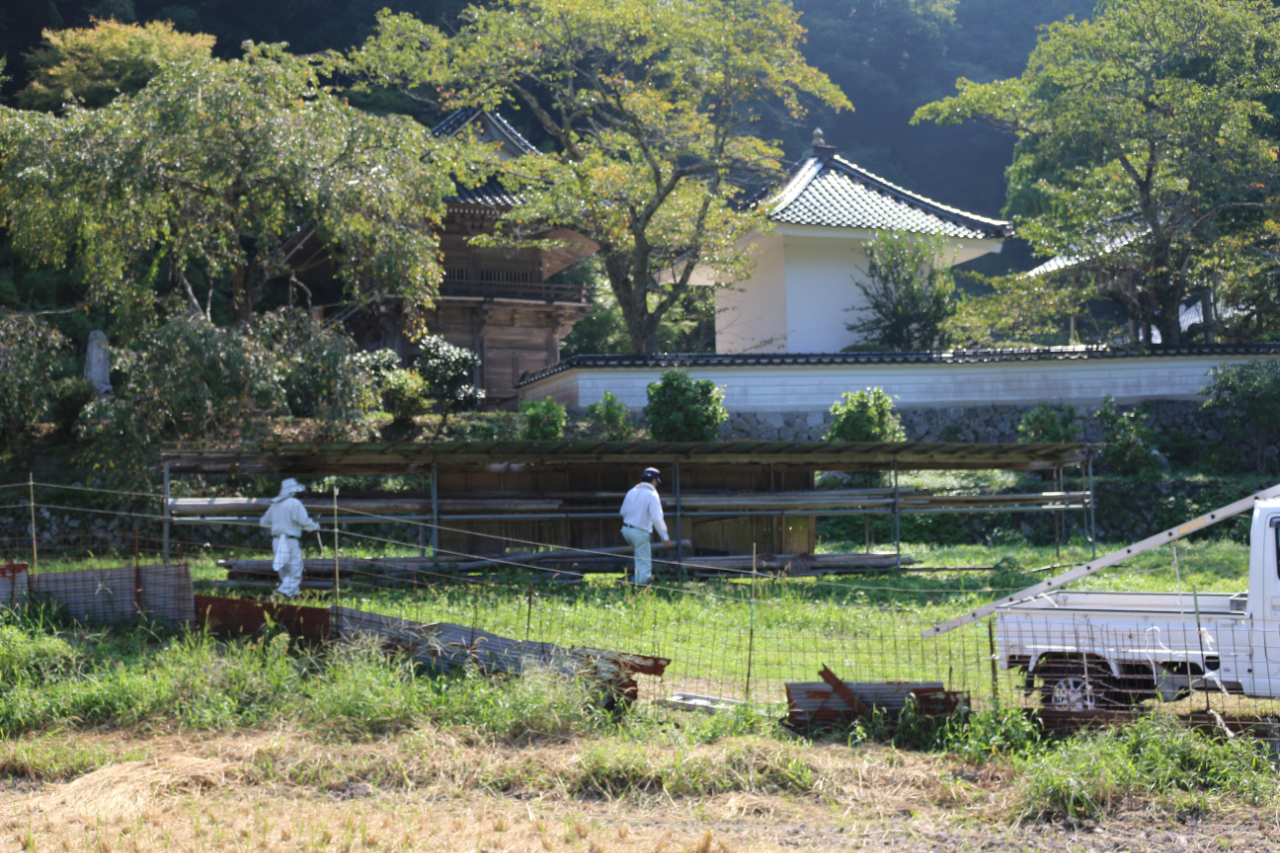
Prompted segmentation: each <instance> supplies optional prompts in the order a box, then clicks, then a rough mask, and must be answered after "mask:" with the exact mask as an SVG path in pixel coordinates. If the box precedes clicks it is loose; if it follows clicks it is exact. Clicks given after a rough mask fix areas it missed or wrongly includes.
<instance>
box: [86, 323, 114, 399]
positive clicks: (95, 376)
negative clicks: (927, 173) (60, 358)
mask: <svg viewBox="0 0 1280 853" xmlns="http://www.w3.org/2000/svg"><path fill="white" fill-rule="evenodd" d="M84 378H85V379H88V380H89V384H90V385H92V386H93V387H94V388H96V389H98V396H99V397H110V396H111V395H112V393H113V391H112V388H111V356H110V354H109V348H108V346H107V335H106V333H105V332H103V331H102V330H101V329H95V330H94V331H92V332H90V333H89V351H88V352H87V353H85V357H84Z"/></svg>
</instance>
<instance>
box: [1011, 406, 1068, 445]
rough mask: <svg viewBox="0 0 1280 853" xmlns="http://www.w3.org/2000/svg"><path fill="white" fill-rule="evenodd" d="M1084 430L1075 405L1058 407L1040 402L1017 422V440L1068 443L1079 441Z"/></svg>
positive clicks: (1037, 442)
mask: <svg viewBox="0 0 1280 853" xmlns="http://www.w3.org/2000/svg"><path fill="white" fill-rule="evenodd" d="M1083 431H1084V425H1083V424H1081V423H1080V421H1079V420H1078V417H1077V415H1076V408H1075V406H1065V407H1063V408H1058V407H1057V406H1051V405H1049V404H1048V403H1041V404H1040V405H1038V406H1036V407H1035V408H1034V409H1032V410H1031V411H1029V412H1027V413H1026V414H1025V415H1023V416H1022V422H1021V423H1019V424H1018V441H1020V442H1022V443H1023V444H1039V443H1055V444H1056V443H1070V442H1073V441H1079V440H1080V435H1081V433H1082V432H1083Z"/></svg>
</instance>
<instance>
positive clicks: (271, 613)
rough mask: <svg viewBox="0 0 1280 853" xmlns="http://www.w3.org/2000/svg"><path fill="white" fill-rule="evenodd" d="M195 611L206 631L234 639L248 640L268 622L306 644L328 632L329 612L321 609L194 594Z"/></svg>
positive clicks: (329, 632)
mask: <svg viewBox="0 0 1280 853" xmlns="http://www.w3.org/2000/svg"><path fill="white" fill-rule="evenodd" d="M195 611H196V618H197V619H198V620H199V621H200V623H201V624H203V625H205V626H206V627H207V628H208V629H209V630H211V631H215V632H218V633H221V634H229V635H231V636H237V637H251V636H253V635H255V634H257V633H259V632H260V631H262V630H263V629H265V628H266V627H267V624H268V622H272V623H275V624H277V625H280V626H281V627H283V628H284V629H285V630H286V631H288V632H289V635H290V636H293V637H298V638H300V639H303V640H306V641H307V642H310V643H320V642H323V641H325V640H327V639H329V638H330V636H331V633H332V632H331V630H330V620H329V610H328V609H327V608H324V607H303V606H299V605H294V604H278V603H276V602H273V601H252V600H249V599H243V598H219V597H217V596H212V595H197V596H195Z"/></svg>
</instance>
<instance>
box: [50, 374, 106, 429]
mask: <svg viewBox="0 0 1280 853" xmlns="http://www.w3.org/2000/svg"><path fill="white" fill-rule="evenodd" d="M52 397H53V399H52V401H51V404H50V406H49V414H50V416H52V418H53V422H54V423H55V424H57V425H58V428H59V429H61V430H64V431H66V432H70V431H71V430H72V429H73V428H74V427H75V425H76V421H78V420H80V414H81V413H82V412H83V411H84V410H85V408H86V407H88V405H89V404H90V403H92V402H93V401H94V400H96V399H98V389H96V388H94V387H93V383H91V382H90V381H89V380H88V379H85V378H84V377H82V376H69V377H67V378H66V379H59V380H58V381H57V382H55V383H53V395H52Z"/></svg>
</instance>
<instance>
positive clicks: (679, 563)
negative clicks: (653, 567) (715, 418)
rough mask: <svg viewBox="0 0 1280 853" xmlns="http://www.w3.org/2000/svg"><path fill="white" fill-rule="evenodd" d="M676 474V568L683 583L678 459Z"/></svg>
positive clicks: (682, 542) (678, 461) (682, 544)
mask: <svg viewBox="0 0 1280 853" xmlns="http://www.w3.org/2000/svg"><path fill="white" fill-rule="evenodd" d="M675 468H676V470H675V474H676V568H678V569H679V578H680V583H682V584H683V583H684V582H685V580H686V578H685V573H684V533H683V531H682V530H681V527H680V520H681V519H680V516H681V515H682V513H681V505H680V460H679V459H677V460H676V461H675Z"/></svg>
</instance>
